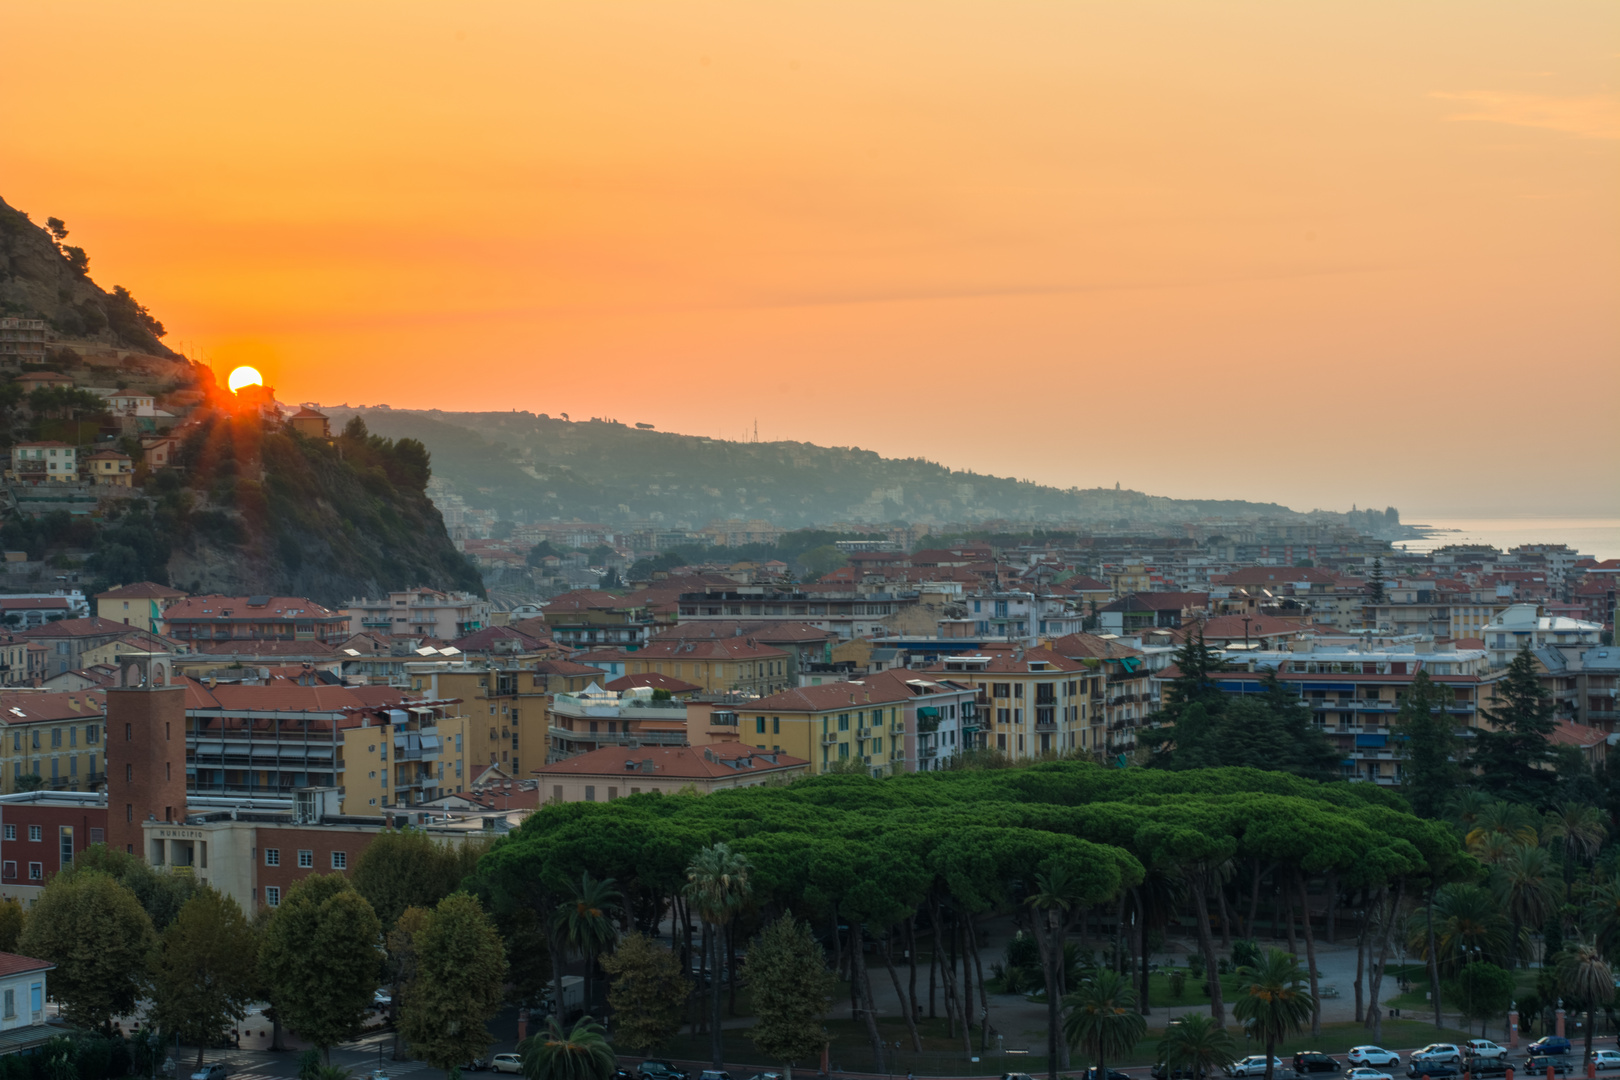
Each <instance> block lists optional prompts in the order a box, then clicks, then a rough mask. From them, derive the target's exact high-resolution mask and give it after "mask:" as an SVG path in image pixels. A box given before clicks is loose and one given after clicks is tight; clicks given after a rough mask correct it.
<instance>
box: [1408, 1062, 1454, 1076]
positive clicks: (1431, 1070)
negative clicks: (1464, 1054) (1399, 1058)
mask: <svg viewBox="0 0 1620 1080" xmlns="http://www.w3.org/2000/svg"><path fill="white" fill-rule="evenodd" d="M1406 1075H1407V1076H1412V1077H1418V1076H1427V1077H1428V1078H1429V1080H1446V1078H1447V1077H1449V1076H1461V1075H1462V1066H1461V1065H1455V1064H1452V1063H1451V1062H1448V1061H1431V1062H1422V1061H1417V1062H1413V1063H1412V1064H1410V1065H1408V1066H1407V1067H1406Z"/></svg>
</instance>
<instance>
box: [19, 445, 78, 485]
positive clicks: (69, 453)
mask: <svg viewBox="0 0 1620 1080" xmlns="http://www.w3.org/2000/svg"><path fill="white" fill-rule="evenodd" d="M6 479H7V480H14V481H16V482H17V483H19V484H40V483H57V484H71V483H77V482H78V479H79V448H78V447H76V446H74V445H72V444H71V443H64V442H26V443H18V444H17V445H15V446H13V447H12V448H11V468H9V469H7V470H6Z"/></svg>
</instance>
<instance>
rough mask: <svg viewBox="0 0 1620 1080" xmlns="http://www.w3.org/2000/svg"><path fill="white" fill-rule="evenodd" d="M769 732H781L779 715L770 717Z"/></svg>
mask: <svg viewBox="0 0 1620 1080" xmlns="http://www.w3.org/2000/svg"><path fill="white" fill-rule="evenodd" d="M771 734H772V735H780V734H782V718H781V717H780V716H773V717H771Z"/></svg>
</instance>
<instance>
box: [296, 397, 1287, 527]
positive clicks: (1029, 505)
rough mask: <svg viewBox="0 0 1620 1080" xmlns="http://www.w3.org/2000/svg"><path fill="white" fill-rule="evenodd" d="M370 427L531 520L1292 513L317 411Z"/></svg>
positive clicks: (518, 416)
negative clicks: (415, 445) (424, 453)
mask: <svg viewBox="0 0 1620 1080" xmlns="http://www.w3.org/2000/svg"><path fill="white" fill-rule="evenodd" d="M328 411H329V412H331V413H332V414H333V416H334V417H335V418H336V419H337V420H342V419H344V418H347V417H348V416H351V415H361V416H363V417H364V418H365V421H366V423H367V424H368V425H370V427H371V429H372V430H373V431H377V432H381V433H383V434H386V435H391V436H394V437H408V438H413V439H419V440H421V441H422V443H423V444H424V445H426V446H427V448H428V449H429V450H431V451H432V452H433V459H434V464H435V470H436V472H437V474H438V475H439V476H441V477H443V478H444V479H446V480H448V481H449V482H450V483H451V484H452V485H454V488H455V491H456V493H457V494H459V495H461V496H462V497H463V498H465V499H466V500H467V502H468V504H469V505H472V506H478V507H485V508H490V509H497V510H500V511H502V512H507V513H511V512H514V511H522V512H523V513H524V514H525V515H526V516H528V517H530V518H531V519H534V520H544V519H546V518H549V517H556V518H560V519H563V520H568V519H572V518H578V519H583V520H587V521H623V520H627V519H652V520H654V521H659V520H662V521H664V522H667V523H669V524H670V525H672V526H674V525H679V524H682V523H685V524H686V525H687V526H689V527H701V526H702V525H703V524H705V523H706V522H708V521H709V520H710V519H713V518H738V517H740V518H762V519H764V520H766V521H771V522H774V523H775V524H777V525H781V526H784V527H789V528H799V527H803V526H807V525H813V524H821V523H826V522H833V521H869V522H883V521H896V520H903V521H912V522H941V523H942V522H964V521H988V520H994V519H1003V520H1009V521H1074V522H1081V523H1087V524H1107V523H1112V522H1115V521H1121V520H1130V521H1132V522H1136V523H1142V522H1166V523H1170V522H1181V521H1185V520H1188V519H1189V518H1197V517H1203V516H1208V515H1229V516H1243V517H1250V518H1255V517H1276V518H1292V517H1296V516H1297V515H1296V513H1295V511H1293V510H1290V509H1289V508H1288V507H1285V506H1282V505H1279V504H1277V503H1255V502H1245V501H1241V500H1221V499H1169V498H1163V497H1159V496H1152V495H1145V494H1143V493H1141V492H1138V491H1120V490H1116V489H1109V488H1091V489H1080V488H1066V489H1065V488H1055V487H1048V486H1045V485H1041V484H1033V483H1029V482H1026V481H1022V480H1014V479H1009V478H1007V477H998V476H986V475H983V474H981V473H974V472H969V471H963V470H959V469H950V468H947V467H945V466H943V465H938V464H935V463H934V462H931V461H926V460H924V459H922V458H885V457H881V456H879V455H878V454H876V453H873V452H872V451H870V450H861V449H859V448H853V447H828V446H817V445H815V444H813V443H801V442H765V443H744V442H728V441H724V440H720V439H710V438H704V437H701V436H694V435H677V434H672V433H669V432H662V431H652V430H646V429H642V428H639V427H630V426H628V425H625V424H621V423H618V422H617V421H607V420H589V421H584V422H570V421H569V420H566V419H563V418H560V417H557V418H554V417H550V416H546V415H544V414H541V415H538V416H537V415H535V414H533V413H526V412H515V411H514V412H504V413H502V412H487V413H454V412H440V411H438V410H433V411H428V412H418V411H413V410H405V409H389V408H372V409H361V410H353V409H343V408H338V409H330V410H328Z"/></svg>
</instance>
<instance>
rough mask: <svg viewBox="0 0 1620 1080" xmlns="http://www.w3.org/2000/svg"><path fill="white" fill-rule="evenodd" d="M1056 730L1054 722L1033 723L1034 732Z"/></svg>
mask: <svg viewBox="0 0 1620 1080" xmlns="http://www.w3.org/2000/svg"><path fill="white" fill-rule="evenodd" d="M1057 729H1058V722H1057V721H1056V720H1037V721H1035V730H1036V731H1056V730H1057Z"/></svg>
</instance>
